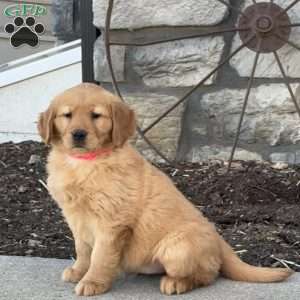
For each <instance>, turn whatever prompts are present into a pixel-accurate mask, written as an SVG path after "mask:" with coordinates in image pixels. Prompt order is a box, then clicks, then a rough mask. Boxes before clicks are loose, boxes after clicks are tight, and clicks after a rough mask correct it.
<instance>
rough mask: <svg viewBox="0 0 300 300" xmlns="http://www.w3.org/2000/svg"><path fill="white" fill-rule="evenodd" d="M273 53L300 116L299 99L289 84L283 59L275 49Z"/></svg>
mask: <svg viewBox="0 0 300 300" xmlns="http://www.w3.org/2000/svg"><path fill="white" fill-rule="evenodd" d="M273 53H274V56H275V59H276V61H277V64H278V66H279V69H280V72H281V74H282V77H283V79H284V83H285V85H286V87H287V89H288V90H289V93H290V95H291V98H292V100H293V102H294V105H295V107H296V110H297V113H298V115H299V117H300V108H299V105H298V102H297V99H296V97H295V94H294V92H293V90H292V88H291V85H290V84H289V81H288V78H287V76H286V74H285V71H284V68H283V65H282V63H281V61H280V58H279V56H278V53H277V52H276V51H274V52H273Z"/></svg>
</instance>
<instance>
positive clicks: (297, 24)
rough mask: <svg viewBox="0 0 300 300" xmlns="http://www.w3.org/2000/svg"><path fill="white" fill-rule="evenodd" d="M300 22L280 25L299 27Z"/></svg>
mask: <svg viewBox="0 0 300 300" xmlns="http://www.w3.org/2000/svg"><path fill="white" fill-rule="evenodd" d="M299 26H300V23H293V24H289V25H280V26H279V27H299Z"/></svg>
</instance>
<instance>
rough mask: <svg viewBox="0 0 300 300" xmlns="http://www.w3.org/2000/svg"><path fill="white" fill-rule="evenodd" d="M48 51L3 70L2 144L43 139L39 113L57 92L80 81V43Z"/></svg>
mask: <svg viewBox="0 0 300 300" xmlns="http://www.w3.org/2000/svg"><path fill="white" fill-rule="evenodd" d="M58 50H59V49H58ZM45 54H47V53H46V52H45V53H42V54H41V57H35V59H34V60H32V59H30V57H29V58H28V60H27V61H29V62H28V63H26V61H25V62H24V61H23V62H22V64H21V65H20V64H16V66H14V67H11V68H9V69H7V70H5V71H3V72H1V69H0V72H1V73H0V143H4V142H8V141H13V142H21V141H24V140H40V138H39V136H38V134H37V128H36V122H37V118H38V114H39V113H40V112H41V111H43V110H45V109H46V107H47V106H48V104H49V102H50V101H51V99H52V98H53V97H54V96H55V95H57V94H58V93H60V92H62V91H64V90H65V89H67V88H70V87H72V86H74V85H76V84H78V83H80V82H81V79H82V78H81V50H80V46H78V45H74V47H71V49H69V50H66V51H62V52H61V51H58V53H54V54H53V53H52V54H51V55H50V56H47V55H45ZM71 56H73V59H70V57H71ZM62 62H64V63H62ZM25 75H26V76H25ZM14 76H15V81H14V82H12V80H11V78H14Z"/></svg>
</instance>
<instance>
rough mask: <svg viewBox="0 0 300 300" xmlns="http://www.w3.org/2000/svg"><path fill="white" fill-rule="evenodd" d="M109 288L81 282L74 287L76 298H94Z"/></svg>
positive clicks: (99, 284) (91, 282)
mask: <svg viewBox="0 0 300 300" xmlns="http://www.w3.org/2000/svg"><path fill="white" fill-rule="evenodd" d="M107 290H109V286H106V285H104V284H101V283H96V282H94V281H87V280H81V281H80V282H79V283H78V284H77V285H76V287H75V293H76V295H77V296H94V295H99V294H103V293H105V292H106V291H107Z"/></svg>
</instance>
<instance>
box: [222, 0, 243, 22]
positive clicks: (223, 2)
mask: <svg viewBox="0 0 300 300" xmlns="http://www.w3.org/2000/svg"><path fill="white" fill-rule="evenodd" d="M217 1H219V2H221V3H222V4H224V5H226V6H227V7H229V8H231V9H232V10H235V11H236V12H237V13H238V14H240V15H242V16H244V17H245V18H246V19H248V17H247V16H246V15H245V14H244V13H243V12H242V11H240V10H239V9H238V8H236V7H235V6H233V5H231V4H230V3H227V2H226V1H224V0H217Z"/></svg>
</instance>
